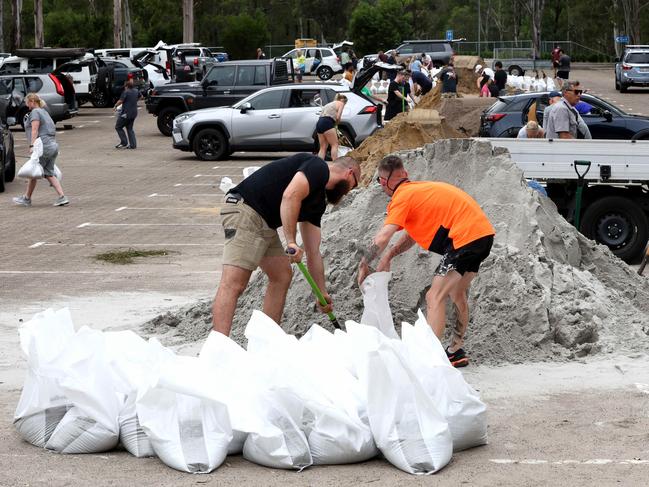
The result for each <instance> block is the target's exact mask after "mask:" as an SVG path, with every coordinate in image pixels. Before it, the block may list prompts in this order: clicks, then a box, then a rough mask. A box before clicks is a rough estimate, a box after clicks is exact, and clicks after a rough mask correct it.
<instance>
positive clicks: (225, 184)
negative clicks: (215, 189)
mask: <svg viewBox="0 0 649 487" xmlns="http://www.w3.org/2000/svg"><path fill="white" fill-rule="evenodd" d="M235 186H236V184H234V183H233V182H232V179H231V178H229V177H227V176H223V177H222V178H221V183H220V184H219V189H220V190H221V191H223V192H224V193H227V192H228V191H230V190H231V189H232V188H234V187H235Z"/></svg>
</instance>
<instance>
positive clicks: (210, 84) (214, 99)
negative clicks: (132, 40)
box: [194, 65, 237, 109]
mask: <svg viewBox="0 0 649 487" xmlns="http://www.w3.org/2000/svg"><path fill="white" fill-rule="evenodd" d="M236 73H237V67H236V66H235V65H229V66H223V65H221V66H212V69H210V70H209V71H208V73H207V75H206V76H205V78H204V79H203V81H202V84H203V90H204V94H205V96H197V97H196V99H195V100H194V107H195V108H196V109H199V108H207V107H223V106H230V105H232V104H233V100H234V99H235V96H234V93H233V90H234V80H235V76H236Z"/></svg>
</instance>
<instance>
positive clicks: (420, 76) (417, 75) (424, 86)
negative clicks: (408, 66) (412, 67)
mask: <svg viewBox="0 0 649 487" xmlns="http://www.w3.org/2000/svg"><path fill="white" fill-rule="evenodd" d="M411 76H412V80H413V81H414V82H415V83H417V84H418V85H419V86H421V91H422V93H424V94H425V93H428V92H429V91H430V90H432V89H433V82H432V81H431V80H430V79H428V76H426V75H425V74H424V73H422V72H421V71H413V72H412V75H411Z"/></svg>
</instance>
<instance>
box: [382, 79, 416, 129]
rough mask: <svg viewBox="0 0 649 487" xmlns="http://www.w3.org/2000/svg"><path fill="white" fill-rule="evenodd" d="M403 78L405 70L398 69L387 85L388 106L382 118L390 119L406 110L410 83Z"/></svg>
mask: <svg viewBox="0 0 649 487" xmlns="http://www.w3.org/2000/svg"><path fill="white" fill-rule="evenodd" d="M405 80H406V74H405V72H404V71H398V72H397V75H396V77H395V78H394V81H390V85H389V86H388V106H387V108H386V109H385V116H384V117H383V120H391V119H393V118H394V117H396V116H397V114H399V113H401V112H402V111H408V108H409V105H408V95H409V93H410V85H409V84H408V83H406V82H405Z"/></svg>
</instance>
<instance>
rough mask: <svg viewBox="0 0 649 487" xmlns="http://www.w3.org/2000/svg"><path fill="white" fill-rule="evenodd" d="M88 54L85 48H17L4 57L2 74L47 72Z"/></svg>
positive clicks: (0, 68)
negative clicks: (12, 54) (13, 53)
mask: <svg viewBox="0 0 649 487" xmlns="http://www.w3.org/2000/svg"><path fill="white" fill-rule="evenodd" d="M87 56H91V55H89V54H88V50H87V49H83V48H49V47H47V48H40V49H17V50H16V53H15V55H14V56H9V57H6V58H4V59H3V62H2V65H1V66H0V74H18V73H42V74H47V73H51V72H52V71H54V70H55V69H56V68H58V67H59V66H61V65H62V64H65V63H67V62H70V61H72V60H74V59H82V58H85V57H87Z"/></svg>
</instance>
